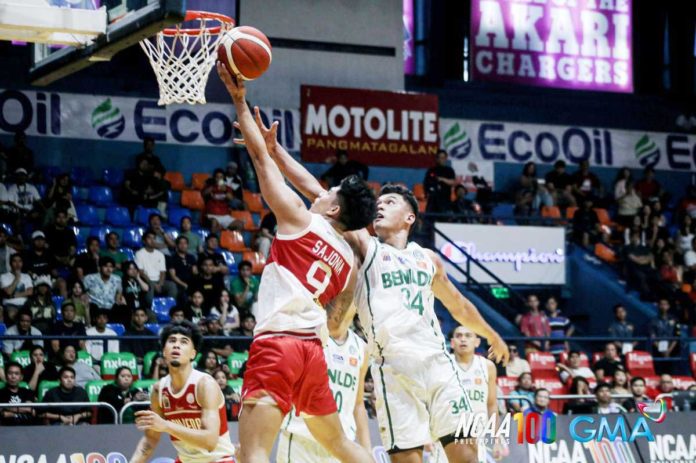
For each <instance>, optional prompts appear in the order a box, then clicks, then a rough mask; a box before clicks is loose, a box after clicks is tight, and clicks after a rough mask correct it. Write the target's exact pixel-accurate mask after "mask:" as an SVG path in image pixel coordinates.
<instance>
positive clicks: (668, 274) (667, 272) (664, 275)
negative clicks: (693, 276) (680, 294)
mask: <svg viewBox="0 0 696 463" xmlns="http://www.w3.org/2000/svg"><path fill="white" fill-rule="evenodd" d="M660 260H661V261H662V262H661V263H660V281H661V282H662V283H663V285H665V288H667V289H668V290H670V292H671V293H675V292H677V291H679V290H680V289H681V284H682V281H683V272H682V267H681V266H680V265H675V264H674V254H673V252H672V251H663V252H662V255H661V259H660ZM695 264H696V262H695Z"/></svg>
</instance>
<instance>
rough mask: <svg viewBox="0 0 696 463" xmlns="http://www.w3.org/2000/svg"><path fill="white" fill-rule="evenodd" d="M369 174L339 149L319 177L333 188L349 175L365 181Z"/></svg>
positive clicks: (363, 166)
mask: <svg viewBox="0 0 696 463" xmlns="http://www.w3.org/2000/svg"><path fill="white" fill-rule="evenodd" d="M446 158H447V152H445V160H446ZM369 174H370V169H369V168H368V167H367V166H366V165H364V164H362V163H360V162H358V161H355V160H352V159H349V158H348V151H346V150H342V149H339V150H336V163H335V164H334V165H332V166H331V167H330V168H329V169H328V170H327V171H326V172H324V173H323V174H322V175H321V180H323V181H325V182H326V183H327V184H328V185H329V188H333V187H335V186H338V185H340V184H341V182H342V181H343V179H344V178H347V177H350V176H351V175H357V176H358V177H360V178H361V179H363V180H367V178H368V176H369ZM452 178H454V177H452ZM448 199H449V198H448Z"/></svg>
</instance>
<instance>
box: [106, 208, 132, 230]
mask: <svg viewBox="0 0 696 463" xmlns="http://www.w3.org/2000/svg"><path fill="white" fill-rule="evenodd" d="M106 223H108V224H111V225H116V226H117V227H129V226H131V225H132V222H131V218H130V213H129V212H128V209H127V208H125V207H121V206H111V207H108V208H107V209H106Z"/></svg>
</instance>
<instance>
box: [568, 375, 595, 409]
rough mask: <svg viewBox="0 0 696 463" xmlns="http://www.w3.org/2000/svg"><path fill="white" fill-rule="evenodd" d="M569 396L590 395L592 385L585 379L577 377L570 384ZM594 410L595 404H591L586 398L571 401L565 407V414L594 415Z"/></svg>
mask: <svg viewBox="0 0 696 463" xmlns="http://www.w3.org/2000/svg"><path fill="white" fill-rule="evenodd" d="M568 393H569V394H573V395H590V394H591V392H590V383H588V382H587V380H586V379H585V378H583V377H582V376H576V377H575V378H573V381H572V382H571V384H570V388H569V391H568ZM593 409H594V404H593V402H590V401H589V400H588V399H585V398H580V399H570V400H569V401H568V402H566V404H565V405H564V406H563V414H564V415H566V414H567V415H581V414H588V413H592V411H593Z"/></svg>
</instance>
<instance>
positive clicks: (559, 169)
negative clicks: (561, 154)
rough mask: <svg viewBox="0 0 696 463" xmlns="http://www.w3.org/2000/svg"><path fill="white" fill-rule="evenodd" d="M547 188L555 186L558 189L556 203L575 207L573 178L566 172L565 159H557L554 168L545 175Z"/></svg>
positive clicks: (562, 206) (559, 205) (561, 206)
mask: <svg viewBox="0 0 696 463" xmlns="http://www.w3.org/2000/svg"><path fill="white" fill-rule="evenodd" d="M545 180H546V186H547V188H554V189H555V191H556V205H557V206H558V207H560V208H564V209H565V208H567V207H575V205H576V201H575V196H573V188H572V187H573V178H572V177H571V176H570V174H568V173H567V172H566V163H565V161H561V160H559V161H556V162H555V163H554V165H553V170H552V171H550V172H549V173H547V174H546V177H545ZM551 185H553V187H551Z"/></svg>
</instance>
